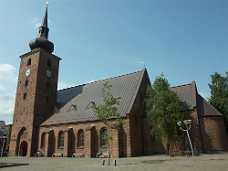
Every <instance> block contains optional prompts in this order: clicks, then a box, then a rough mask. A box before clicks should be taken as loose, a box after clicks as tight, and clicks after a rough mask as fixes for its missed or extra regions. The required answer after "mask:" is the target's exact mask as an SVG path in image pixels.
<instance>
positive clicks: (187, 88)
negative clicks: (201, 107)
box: [171, 82, 197, 109]
mask: <svg viewBox="0 0 228 171" xmlns="http://www.w3.org/2000/svg"><path fill="white" fill-rule="evenodd" d="M171 90H172V91H174V92H175V93H176V94H177V96H178V97H179V99H180V100H181V101H182V102H184V103H186V105H187V107H188V109H193V108H195V107H196V106H197V104H196V93H197V92H196V87H195V82H192V83H190V84H184V85H180V86H175V87H171Z"/></svg>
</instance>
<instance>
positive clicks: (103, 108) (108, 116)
mask: <svg viewBox="0 0 228 171" xmlns="http://www.w3.org/2000/svg"><path fill="white" fill-rule="evenodd" d="M111 90H112V85H110V84H109V83H108V82H105V83H104V85H103V89H102V93H103V102H102V103H100V104H96V103H95V102H91V105H90V109H92V111H93V112H94V113H95V114H96V116H97V118H98V119H99V120H101V121H102V122H103V123H104V124H105V125H106V126H107V127H108V128H109V130H110V131H108V135H105V136H104V137H102V138H103V139H106V140H107V142H108V146H109V158H110V157H111V150H110V140H112V133H111V130H112V129H115V130H117V131H118V130H119V129H121V128H122V122H123V118H122V117H121V115H120V113H119V112H118V105H119V104H120V100H121V98H120V97H114V96H113V95H112V93H111ZM109 163H110V161H109Z"/></svg>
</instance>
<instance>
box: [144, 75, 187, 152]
mask: <svg viewBox="0 0 228 171" xmlns="http://www.w3.org/2000/svg"><path fill="white" fill-rule="evenodd" d="M145 102H146V103H145V104H146V113H147V117H148V119H149V122H150V124H151V133H152V135H153V136H154V137H155V138H156V139H157V140H160V141H161V142H162V143H163V145H164V146H165V148H166V150H167V151H168V152H169V154H170V153H171V151H172V147H173V146H174V145H175V144H176V142H177V141H178V140H179V138H180V136H179V135H180V130H179V127H178V126H177V122H178V121H183V120H184V118H185V114H184V112H183V108H182V106H183V105H182V102H181V101H180V100H179V98H178V97H177V95H176V94H175V93H174V92H172V91H171V90H170V85H169V83H168V80H167V79H166V78H165V77H164V75H163V74H161V75H160V76H158V77H156V79H155V81H154V83H153V85H152V87H151V86H148V88H147V92H146V98H145Z"/></svg>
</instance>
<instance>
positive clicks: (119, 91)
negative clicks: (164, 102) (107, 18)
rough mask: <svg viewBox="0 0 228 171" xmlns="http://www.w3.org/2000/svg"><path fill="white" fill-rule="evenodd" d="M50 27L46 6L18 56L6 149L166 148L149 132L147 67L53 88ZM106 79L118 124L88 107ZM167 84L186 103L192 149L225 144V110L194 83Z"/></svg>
mask: <svg viewBox="0 0 228 171" xmlns="http://www.w3.org/2000/svg"><path fill="white" fill-rule="evenodd" d="M48 33H49V29H48V9H47V7H46V11H45V15H44V18H43V22H42V25H41V26H40V27H39V31H38V37H37V38H36V39H34V40H33V41H31V42H30V44H29V46H30V49H31V51H30V52H28V53H26V54H23V55H21V56H20V59H21V63H20V70H19V76H18V84H17V92H16V102H15V109H14V117H13V125H12V132H11V139H10V147H9V154H10V155H16V156H34V155H36V154H37V152H39V153H42V154H43V155H44V156H75V157H97V156H98V155H99V154H105V153H106V152H107V150H108V147H109V145H110V149H111V155H112V156H113V157H128V156H139V155H145V154H154V153H165V152H166V151H165V150H164V148H163V147H162V146H161V145H160V144H157V143H156V142H155V140H154V139H153V137H152V136H151V134H150V127H149V125H148V121H147V119H146V114H145V110H144V98H145V92H146V87H147V86H150V79H149V75H148V73H147V70H146V69H142V70H140V71H136V72H133V73H129V74H126V75H121V76H117V77H112V78H107V79H105V80H98V81H94V82H91V83H87V84H83V85H78V86H75V87H71V88H67V89H63V90H57V83H58V74H59V63H60V61H61V58H60V57H58V56H56V55H54V54H53V52H54V44H53V43H52V42H51V41H50V40H48ZM105 82H108V83H109V84H110V85H112V90H111V91H112V94H113V96H114V97H120V98H121V100H120V104H119V105H118V112H119V113H120V114H121V116H122V117H123V129H122V130H113V129H109V128H108V127H107V126H106V125H105V124H104V123H103V122H101V121H100V120H98V119H97V117H96V114H95V113H93V111H92V110H90V109H88V107H87V106H88V105H89V103H90V102H91V101H92V102H94V103H96V104H99V103H101V102H102V88H103V84H104V83H105ZM171 90H172V91H174V92H175V93H176V94H177V95H178V97H179V98H180V100H181V101H183V102H185V103H186V104H187V108H186V110H188V111H189V112H190V115H191V119H192V129H191V138H192V141H193V147H194V149H195V150H198V151H201V152H209V151H224V150H227V146H228V143H227V134H226V130H225V126H224V118H223V115H222V114H221V113H219V112H218V111H217V110H216V109H215V108H214V107H213V106H211V105H210V104H209V103H208V102H207V101H206V100H205V99H204V98H203V97H202V96H200V95H199V94H198V91H197V87H196V83H195V82H194V81H193V82H191V83H189V84H185V85H180V86H177V87H172V88H171ZM107 132H109V133H110V134H112V139H111V142H110V144H108V142H107V141H105V140H104V138H102V137H104V135H107Z"/></svg>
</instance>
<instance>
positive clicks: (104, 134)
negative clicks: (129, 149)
mask: <svg viewBox="0 0 228 171" xmlns="http://www.w3.org/2000/svg"><path fill="white" fill-rule="evenodd" d="M107 145H108V131H107V128H105V127H103V128H101V130H100V146H101V147H107Z"/></svg>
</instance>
